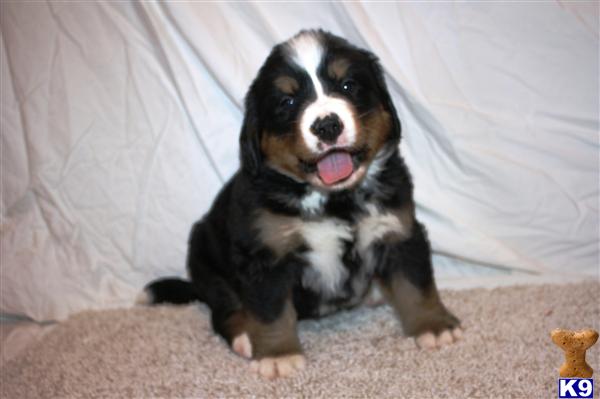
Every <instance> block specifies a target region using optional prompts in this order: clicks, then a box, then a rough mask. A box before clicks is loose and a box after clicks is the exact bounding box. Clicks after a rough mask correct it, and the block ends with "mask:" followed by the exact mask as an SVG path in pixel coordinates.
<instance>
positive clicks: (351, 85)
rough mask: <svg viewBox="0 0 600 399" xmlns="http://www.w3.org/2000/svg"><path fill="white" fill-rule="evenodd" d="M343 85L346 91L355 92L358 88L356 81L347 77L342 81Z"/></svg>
mask: <svg viewBox="0 0 600 399" xmlns="http://www.w3.org/2000/svg"><path fill="white" fill-rule="evenodd" d="M341 87H342V90H343V91H345V92H346V93H353V92H354V90H355V89H356V82H355V81H354V80H352V79H346V80H344V81H343V82H342V84H341Z"/></svg>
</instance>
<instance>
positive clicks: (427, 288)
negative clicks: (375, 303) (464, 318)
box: [376, 222, 462, 349]
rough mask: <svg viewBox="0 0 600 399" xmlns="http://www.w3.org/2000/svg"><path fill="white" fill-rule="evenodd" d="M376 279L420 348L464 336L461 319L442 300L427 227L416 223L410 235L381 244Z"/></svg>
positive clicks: (406, 331) (450, 341)
mask: <svg viewBox="0 0 600 399" xmlns="http://www.w3.org/2000/svg"><path fill="white" fill-rule="evenodd" d="M376 251H377V252H378V253H379V255H380V262H379V265H378V267H377V269H376V279H377V281H378V282H379V284H380V286H381V288H382V292H383V294H384V296H385V297H386V299H387V301H388V302H389V303H390V305H392V307H393V308H394V309H395V311H396V313H397V315H398V317H399V318H400V321H401V323H402V327H403V330H404V332H405V334H406V335H408V336H414V337H415V339H416V343H417V345H418V346H419V347H421V348H425V349H433V348H435V347H440V346H444V345H449V344H451V343H452V342H454V341H456V340H457V339H459V338H460V337H461V336H462V330H461V329H460V322H459V320H458V319H457V318H456V317H455V316H454V315H453V314H452V313H450V312H449V311H448V310H447V309H446V307H445V306H444V304H443V303H442V302H441V300H440V298H439V295H438V291H437V288H436V286H435V282H434V280H433V269H432V266H431V251H430V247H429V242H428V240H427V236H426V232H425V229H424V228H423V226H422V225H420V224H419V223H417V222H415V224H414V225H413V230H412V234H411V236H410V237H409V238H403V239H397V240H395V239H394V238H393V237H392V238H391V239H388V240H385V241H384V242H382V243H380V244H378V248H377V249H376Z"/></svg>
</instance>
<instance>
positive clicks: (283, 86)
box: [275, 76, 299, 94]
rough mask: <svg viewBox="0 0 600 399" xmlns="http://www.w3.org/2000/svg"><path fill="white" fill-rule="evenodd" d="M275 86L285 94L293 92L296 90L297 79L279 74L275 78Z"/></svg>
mask: <svg viewBox="0 0 600 399" xmlns="http://www.w3.org/2000/svg"><path fill="white" fill-rule="evenodd" d="M275 87H277V88H278V89H279V90H281V91H282V92H284V93H285V94H294V92H295V91H296V90H298V87H299V85H298V81H297V80H296V79H294V78H292V77H290V76H280V77H278V78H277V79H275Z"/></svg>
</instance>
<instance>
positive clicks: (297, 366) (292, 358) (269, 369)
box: [250, 353, 306, 380]
mask: <svg viewBox="0 0 600 399" xmlns="http://www.w3.org/2000/svg"><path fill="white" fill-rule="evenodd" d="M305 367H306V359H305V357H304V356H303V355H301V354H298V353H296V354H293V355H285V356H277V357H263V358H262V359H258V360H253V361H252V362H251V363H250V369H251V370H252V371H254V372H255V373H258V374H260V375H261V376H263V377H265V378H268V379H270V380H272V379H274V378H277V377H289V376H291V375H293V374H295V373H296V372H299V371H302V370H304V368H305Z"/></svg>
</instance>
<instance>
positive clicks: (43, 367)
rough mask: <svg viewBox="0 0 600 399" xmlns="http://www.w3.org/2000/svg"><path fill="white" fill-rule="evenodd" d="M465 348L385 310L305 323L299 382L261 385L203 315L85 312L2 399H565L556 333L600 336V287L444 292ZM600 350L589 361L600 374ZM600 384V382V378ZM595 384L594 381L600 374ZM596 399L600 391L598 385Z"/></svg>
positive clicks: (20, 365)
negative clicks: (443, 344)
mask: <svg viewBox="0 0 600 399" xmlns="http://www.w3.org/2000/svg"><path fill="white" fill-rule="evenodd" d="M442 297H443V299H444V300H445V302H446V303H447V305H448V307H449V308H450V309H452V310H453V311H454V312H455V313H456V314H457V315H458V316H459V317H460V318H461V319H462V320H463V326H464V327H465V336H464V339H463V340H462V341H460V342H458V343H457V344H455V345H453V346H451V347H447V348H443V349H441V350H438V351H434V352H422V351H419V350H418V349H417V348H416V347H415V345H414V342H413V340H412V339H406V338H403V337H402V336H401V334H400V330H399V326H398V324H397V321H396V320H395V319H394V317H393V315H392V312H391V310H390V308H389V307H387V306H381V307H379V308H360V309H357V310H354V311H350V312H344V313H341V314H338V315H336V316H333V317H329V318H325V319H323V320H320V321H307V322H302V323H300V327H299V331H300V339H301V341H302V343H303V345H304V348H305V351H306V355H307V358H308V362H309V363H308V367H307V369H306V370H305V371H304V372H302V373H301V374H299V375H297V376H295V377H292V378H289V379H283V380H277V381H274V382H272V381H264V380H262V379H261V378H259V377H258V376H255V375H254V374H252V373H251V372H250V370H249V367H248V362H247V361H246V360H244V359H242V358H240V357H238V356H236V355H234V354H233V353H232V352H230V351H229V350H228V349H227V347H226V346H225V344H224V343H223V342H222V341H221V340H220V339H219V338H217V337H216V336H215V335H214V334H213V333H212V332H211V329H210V324H209V313H208V312H207V310H206V308H205V307H203V306H201V307H200V310H199V308H198V306H197V305H195V306H186V307H172V306H161V307H155V308H132V309H123V310H111V311H102V312H84V313H81V314H78V315H76V316H74V317H72V318H71V319H69V320H67V321H66V322H64V323H62V324H60V325H58V326H57V327H56V328H54V329H52V331H50V332H49V333H48V334H46V335H45V336H44V337H43V338H42V339H41V340H40V341H39V342H38V343H37V344H34V345H32V346H31V347H29V348H28V349H26V350H25V351H23V352H22V353H21V354H19V355H18V356H17V357H16V358H14V359H12V360H11V361H9V362H8V363H7V364H5V365H4V367H3V370H2V381H1V382H2V384H1V390H0V394H1V396H2V398H15V399H16V398H19V399H20V398H50V397H61V398H62V397H85V398H95V397H98V398H100V397H102V398H132V397H202V398H208V397H210V398H212V397H231V398H233V397H249V396H253V397H311V398H313V397H326V398H331V397H368V398H388V397H389V398H392V397H393V398H400V397H411V398H412V397H414V398H430V397H451V398H464V397H494V398H499V397H507V398H525V397H527V398H534V397H545V398H549V397H557V392H556V386H557V382H556V378H557V375H558V372H557V369H558V367H559V366H560V365H561V363H562V361H563V353H562V351H561V350H560V349H559V348H558V347H556V346H555V345H554V344H553V343H552V342H551V340H550V337H549V333H550V331H551V330H552V329H554V328H558V327H561V328H569V329H582V328H588V327H591V328H595V329H599V319H600V309H599V306H600V284H598V283H597V282H593V283H591V282H590V283H582V284H571V285H564V286H554V285H542V286H522V287H510V288H497V289H494V290H484V289H475V290H465V291H443V292H442ZM599 353H600V344H596V345H595V346H594V347H592V348H591V349H590V350H589V351H588V355H587V359H588V363H589V364H590V365H591V366H592V367H593V368H594V369H595V370H596V371H597V373H600V361H599V360H600V359H599ZM597 375H598V374H597ZM597 375H596V376H597ZM595 388H596V389H595V390H596V393H597V392H598V391H600V387H598V386H596V387H595Z"/></svg>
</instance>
